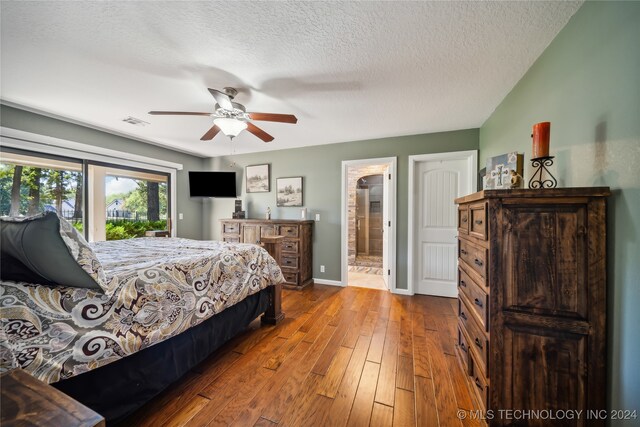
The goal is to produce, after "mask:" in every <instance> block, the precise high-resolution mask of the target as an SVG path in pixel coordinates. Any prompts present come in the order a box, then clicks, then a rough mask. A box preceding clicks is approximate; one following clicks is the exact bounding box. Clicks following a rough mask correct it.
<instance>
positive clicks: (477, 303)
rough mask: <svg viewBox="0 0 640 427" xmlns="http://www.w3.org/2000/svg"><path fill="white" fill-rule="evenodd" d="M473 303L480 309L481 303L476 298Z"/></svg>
mask: <svg viewBox="0 0 640 427" xmlns="http://www.w3.org/2000/svg"><path fill="white" fill-rule="evenodd" d="M473 303H474V304H475V305H477V306H478V307H480V308H482V301H480V300H479V299H478V298H476V299H474V300H473Z"/></svg>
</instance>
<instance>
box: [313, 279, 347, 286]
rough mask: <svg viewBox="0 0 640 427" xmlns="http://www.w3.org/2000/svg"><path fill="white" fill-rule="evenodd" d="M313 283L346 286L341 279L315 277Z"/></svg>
mask: <svg viewBox="0 0 640 427" xmlns="http://www.w3.org/2000/svg"><path fill="white" fill-rule="evenodd" d="M313 283H317V284H318V285H329V286H340V287H344V285H343V284H342V282H341V281H339V280H328V279H316V278H315V277H314V278H313Z"/></svg>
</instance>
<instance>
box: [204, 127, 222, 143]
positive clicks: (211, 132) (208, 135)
mask: <svg viewBox="0 0 640 427" xmlns="http://www.w3.org/2000/svg"><path fill="white" fill-rule="evenodd" d="M218 132H220V128H219V127H218V125H213V126H211V129H209V130H208V131H207V133H205V134H204V135H202V138H200V141H211V140H212V139H213V137H214V136H216V135H217V134H218Z"/></svg>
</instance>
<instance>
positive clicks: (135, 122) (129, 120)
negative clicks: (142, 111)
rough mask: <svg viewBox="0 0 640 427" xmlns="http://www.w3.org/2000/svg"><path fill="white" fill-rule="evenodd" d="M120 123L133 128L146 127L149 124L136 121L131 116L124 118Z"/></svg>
mask: <svg viewBox="0 0 640 427" xmlns="http://www.w3.org/2000/svg"><path fill="white" fill-rule="evenodd" d="M122 121H123V122H125V123H129V124H132V125H134V126H146V125H148V124H149V122H145V121H144V120H140V119H136V118H135V117H131V116H128V117H125V118H124V119H122Z"/></svg>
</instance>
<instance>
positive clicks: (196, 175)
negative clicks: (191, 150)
mask: <svg viewBox="0 0 640 427" xmlns="http://www.w3.org/2000/svg"><path fill="white" fill-rule="evenodd" d="M189 195H190V196H191V197H236V196H237V195H236V173H235V172H193V171H189Z"/></svg>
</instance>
